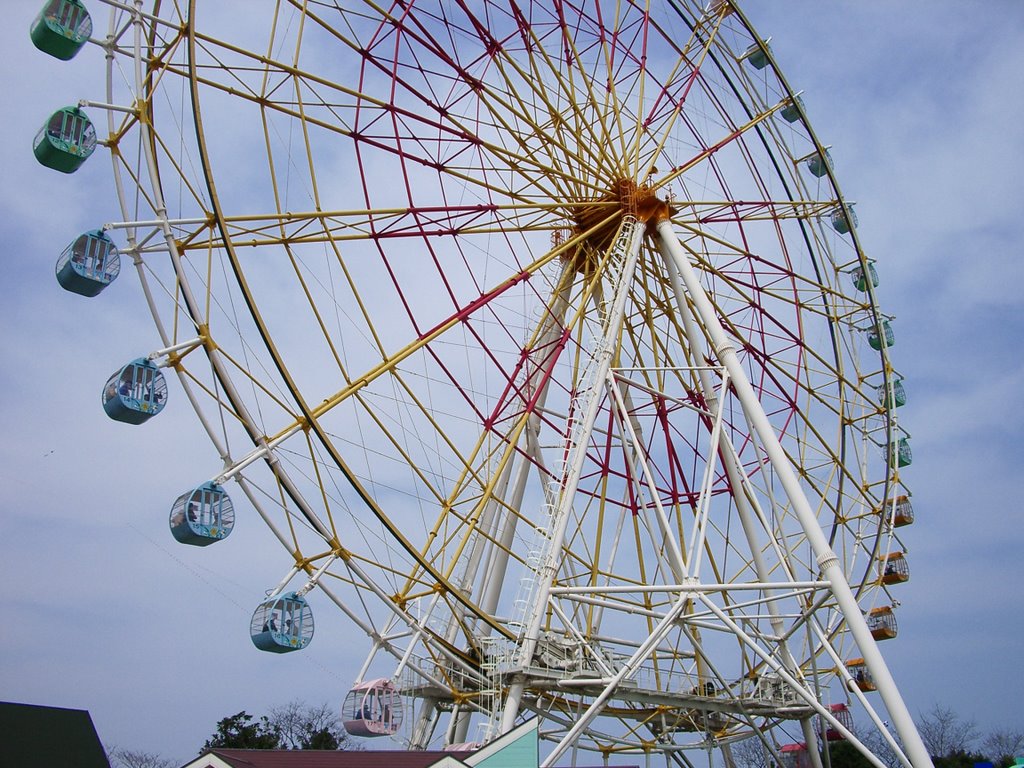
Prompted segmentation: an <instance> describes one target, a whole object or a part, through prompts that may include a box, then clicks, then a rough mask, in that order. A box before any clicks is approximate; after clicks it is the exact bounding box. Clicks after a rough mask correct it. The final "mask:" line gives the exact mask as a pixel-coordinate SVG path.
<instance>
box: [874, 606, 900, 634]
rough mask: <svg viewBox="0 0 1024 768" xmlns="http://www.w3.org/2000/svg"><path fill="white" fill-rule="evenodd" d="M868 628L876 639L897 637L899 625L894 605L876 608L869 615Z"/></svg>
mask: <svg viewBox="0 0 1024 768" xmlns="http://www.w3.org/2000/svg"><path fill="white" fill-rule="evenodd" d="M867 621H868V629H869V630H871V636H872V637H873V638H875V640H892V639H893V638H894V637H896V634H897V632H898V631H899V627H897V625H896V614H894V613H893V612H892V606H889V605H883V606H882V607H881V608H875V609H873V610H872V611H871V612H870V613H868V616H867Z"/></svg>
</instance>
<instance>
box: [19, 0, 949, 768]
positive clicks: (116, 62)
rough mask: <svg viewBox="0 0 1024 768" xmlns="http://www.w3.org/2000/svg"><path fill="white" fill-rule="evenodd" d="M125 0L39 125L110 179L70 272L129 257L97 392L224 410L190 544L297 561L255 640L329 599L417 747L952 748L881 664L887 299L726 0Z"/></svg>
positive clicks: (888, 525) (370, 685)
mask: <svg viewBox="0 0 1024 768" xmlns="http://www.w3.org/2000/svg"><path fill="white" fill-rule="evenodd" d="M104 4H105V5H107V6H109V9H110V15H109V21H108V22H107V26H106V28H105V29H103V30H99V29H98V28H97V29H93V21H92V20H91V17H90V16H89V14H88V13H87V11H86V9H85V7H84V6H83V5H82V3H81V2H80V1H79V0H52V1H51V2H48V3H46V5H45V7H44V9H43V12H42V13H41V14H40V16H39V18H38V19H37V20H36V23H35V24H34V25H33V29H32V35H33V40H34V41H35V42H36V44H37V46H38V47H40V48H42V49H44V50H48V51H49V52H51V53H53V54H54V55H57V56H58V57H59V58H64V59H67V58H71V57H72V56H74V54H75V52H76V51H77V49H78V48H79V47H80V46H81V45H84V44H85V43H86V42H87V41H90V40H91V41H92V42H94V43H97V44H100V45H102V46H103V47H104V48H105V50H106V51H107V53H108V57H107V60H108V73H107V87H106V93H105V94H103V95H102V96H97V97H96V98H93V99H83V101H82V102H81V103H79V104H77V105H75V106H70V107H65V108H62V109H60V110H58V111H57V112H55V113H54V114H53V117H52V118H51V119H50V120H49V121H48V122H47V124H46V125H44V126H43V128H42V129H41V131H40V133H39V136H37V138H36V142H35V145H34V146H35V152H36V156H37V158H38V159H39V160H40V162H42V163H43V164H45V165H49V166H50V167H53V168H56V169H57V170H60V171H63V172H71V171H73V170H74V169H75V168H76V167H78V165H80V164H81V162H84V161H85V160H86V159H87V158H88V156H89V155H90V154H92V152H93V150H94V148H95V146H96V145H104V146H106V147H107V148H108V149H109V150H110V154H111V157H112V160H113V165H114V179H115V183H116V185H117V193H118V198H119V201H120V211H119V213H118V214H117V215H116V217H115V218H116V220H115V221H113V222H112V223H107V224H105V225H103V226H102V227H100V228H99V229H96V230H94V231H90V232H87V233H84V234H82V235H80V236H78V237H77V238H75V239H74V240H73V241H72V242H71V244H70V245H68V247H67V249H66V250H65V252H64V253H63V255H62V256H61V259H60V261H59V262H58V265H57V276H58V280H59V281H60V282H61V284H62V285H63V286H64V287H65V288H68V289H69V290H73V291H76V292H78V293H82V294H83V295H89V296H92V295H96V294H98V293H99V292H100V291H101V290H103V289H104V288H106V286H107V285H108V284H109V283H110V282H111V281H112V280H113V279H114V278H116V277H117V276H118V273H119V272H120V271H127V270H126V269H123V267H124V266H125V265H124V262H126V261H129V260H130V264H131V266H133V267H134V271H135V273H136V274H137V276H138V278H139V280H140V283H141V286H142V289H143V291H144V293H145V296H146V299H147V301H148V302H149V306H150V308H151V309H152V313H153V317H154V320H155V322H156V334H155V336H154V345H153V349H152V350H133V351H131V352H129V353H126V358H130V359H131V362H128V363H126V364H125V365H124V366H123V367H122V368H120V369H119V370H117V371H115V372H114V373H113V374H112V376H111V377H110V380H109V381H108V382H107V383H106V385H105V386H104V389H103V406H104V408H105V409H106V411H107V413H108V415H110V416H111V417H112V418H114V419H118V420H120V421H125V422H129V423H134V424H141V423H143V422H145V421H146V420H148V419H149V418H152V417H154V416H157V415H158V414H161V412H163V411H164V410H165V409H166V410H167V411H168V412H170V411H177V416H170V415H169V413H167V414H163V415H161V416H160V418H175V417H177V418H180V417H182V416H181V409H182V407H183V403H184V401H188V402H189V404H190V405H191V406H192V408H194V410H195V412H196V413H197V414H198V416H199V419H200V421H201V423H202V425H203V427H204V428H205V429H206V431H207V433H208V434H209V436H210V439H211V441H212V444H213V446H214V448H215V450H216V452H217V454H218V456H219V459H220V463H214V462H211V467H210V473H209V476H208V477H202V478H188V479H183V493H182V494H181V496H179V497H178V498H177V499H176V500H174V501H173V503H172V504H171V510H170V528H171V532H172V534H173V535H174V537H175V538H176V539H177V540H178V541H180V542H182V543H184V544H191V545H199V546H206V545H212V544H218V545H219V546H230V543H227V542H226V543H221V542H223V541H224V540H225V539H227V537H228V535H229V534H230V532H231V530H232V528H233V526H234V525H235V524H236V522H238V523H239V524H241V523H242V522H244V523H245V524H252V523H253V521H254V520H255V519H256V518H257V517H258V518H260V519H262V521H263V522H264V523H265V524H266V526H268V528H269V530H270V531H271V532H272V533H273V535H274V536H275V537H276V539H277V540H278V541H279V542H280V544H281V545H282V546H283V551H282V556H281V559H280V568H279V569H278V570H277V571H274V572H270V571H268V573H267V584H265V585H261V586H264V587H266V586H270V587H272V588H271V589H269V590H268V592H267V596H266V598H265V599H263V600H262V601H260V600H257V601H255V602H257V603H258V606H257V607H256V611H255V613H254V615H253V619H252V626H251V634H252V638H253V642H254V643H255V644H256V646H257V647H258V648H260V649H262V650H266V651H271V652H276V653H286V652H292V651H301V650H302V648H304V647H305V646H306V645H308V644H309V643H310V642H311V641H312V640H313V635H314V632H313V630H314V624H313V621H314V617H315V614H316V613H317V612H320V611H330V610H340V611H342V612H343V613H344V615H345V616H346V617H347V618H348V619H349V620H350V621H351V622H352V624H353V625H354V626H355V627H356V628H358V630H360V631H361V632H363V633H365V635H366V638H367V641H368V650H367V655H366V658H365V662H364V663H363V665H362V667H361V669H360V672H359V676H358V679H356V680H354V681H353V687H352V690H351V692H350V693H349V695H348V696H347V697H346V698H345V700H344V703H343V705H342V719H343V721H344V722H345V725H346V727H347V728H348V729H349V730H350V731H351V732H353V733H355V734H357V735H361V736H367V737H370V736H392V737H395V738H397V739H399V740H400V741H401V742H402V743H403V744H404V745H406V746H408V747H409V748H414V749H423V748H428V747H437V746H444V747H459V746H463V747H465V746H466V745H468V744H474V743H476V744H481V743H485V742H487V741H489V740H491V739H493V738H495V737H496V736H497V735H499V734H501V733H503V732H506V731H508V730H509V729H510V728H512V727H513V726H514V725H516V724H517V723H518V722H520V721H522V720H523V719H524V718H527V717H531V716H536V717H538V718H539V722H540V727H539V732H540V735H541V737H542V738H543V739H544V740H546V741H547V742H549V747H548V750H547V752H546V753H545V754H546V757H545V765H553V764H558V763H560V764H564V763H565V762H567V761H568V760H570V757H571V756H572V755H575V754H577V753H579V754H581V755H586V754H587V753H588V751H590V756H589V758H585V757H581V758H580V759H581V760H583V761H584V762H586V760H587V759H590V760H591V762H592V760H593V752H598V753H600V754H603V755H604V756H609V755H616V754H620V753H621V754H626V753H647V754H648V755H650V754H663V755H664V756H665V757H666V759H667V760H668V761H669V762H670V763H672V764H680V765H692V764H694V763H695V761H698V760H700V761H703V760H705V759H706V758H705V757H703V756H704V755H705V754H706V753H712V752H715V751H721V753H722V755H723V759H724V760H726V761H727V763H731V762H732V759H733V758H732V750H733V748H734V746H735V745H736V744H737V743H738V742H741V741H744V740H748V739H754V740H756V741H757V742H759V743H760V745H761V748H762V749H763V750H764V751H765V752H766V753H767V754H770V755H771V756H772V759H774V760H775V761H777V762H778V763H786V764H794V765H799V764H803V763H801V762H800V761H801V760H803V761H806V763H805V764H807V765H821V757H820V754H819V751H820V750H821V749H823V748H825V747H826V746H827V745H828V744H829V742H830V741H833V740H836V739H842V740H846V741H848V742H850V743H852V744H854V746H856V747H858V748H859V749H861V750H862V751H864V752H865V753H866V754H868V755H871V750H870V749H869V748H868V746H866V745H865V742H869V740H868V739H866V738H864V734H865V733H866V732H867V731H870V730H871V729H877V731H878V735H879V738H880V739H881V742H882V743H886V742H887V743H888V744H889V746H890V747H891V748H892V749H894V750H895V751H896V753H897V754H898V755H899V756H900V758H901V759H902V760H903V761H904V763H905V764H907V765H915V766H924V765H928V764H929V759H928V756H927V753H926V751H925V750H924V748H923V746H922V745H921V742H920V739H919V737H918V736H917V733H916V731H915V729H914V726H913V723H912V721H911V720H910V717H909V714H908V713H907V710H906V707H905V706H904V704H903V702H902V700H901V698H900V695H899V693H898V691H897V689H896V686H895V683H894V682H893V679H892V677H891V675H890V674H889V672H888V670H887V668H886V666H885V663H884V661H883V660H882V656H881V655H880V653H879V651H878V648H877V645H876V642H877V641H878V640H882V639H886V638H889V637H893V636H895V633H896V625H895V614H894V610H893V609H894V607H896V605H897V600H896V599H895V595H894V592H895V590H896V589H897V588H898V587H897V586H896V585H898V584H899V583H900V582H902V581H904V580H905V579H906V577H907V575H908V570H907V566H906V558H905V547H904V545H903V543H902V541H901V531H900V530H899V529H900V528H901V527H902V526H903V525H905V524H907V523H909V522H911V520H912V508H911V506H910V501H909V493H908V491H907V489H906V487H905V485H904V481H903V478H902V476H901V470H902V468H903V467H905V466H906V465H907V464H909V462H910V458H911V457H910V453H909V442H908V436H907V433H906V432H905V431H904V430H903V429H902V428H901V427H900V425H899V423H898V412H897V408H898V406H899V405H902V404H903V402H905V396H906V395H905V391H904V388H903V385H902V382H901V380H900V377H899V375H898V373H897V372H896V370H895V368H894V367H893V364H892V362H891V360H890V354H889V347H890V346H891V345H892V343H893V342H894V339H895V337H894V331H893V327H892V325H891V323H890V320H891V318H890V317H888V316H887V315H885V314H884V313H883V311H882V310H881V308H880V306H879V304H878V301H877V295H876V288H877V287H878V284H879V279H878V277H879V273H878V271H877V270H876V269H875V266H874V264H873V262H872V260H871V259H870V258H869V257H868V255H867V254H865V253H864V251H863V249H862V248H861V246H860V243H859V241H858V238H857V234H856V224H857V220H856V216H855V213H854V210H853V205H852V203H851V202H849V201H848V200H846V199H845V198H844V197H843V196H842V194H841V193H840V190H839V186H838V183H837V181H836V176H835V174H834V171H833V167H832V161H831V157H830V155H829V152H828V148H827V147H826V146H825V145H823V144H822V143H821V142H820V141H819V140H818V138H817V137H816V136H815V134H814V132H813V130H812V129H811V126H810V124H809V122H808V119H807V114H806V110H805V106H804V103H803V100H802V99H801V98H800V96H799V95H798V93H797V92H795V91H794V90H793V89H792V88H791V86H790V85H789V84H788V83H787V81H786V79H785V78H784V76H783V75H782V73H781V72H780V70H779V69H778V67H777V65H776V63H775V60H774V58H773V56H772V52H771V48H770V47H769V45H768V42H767V41H766V40H765V39H763V38H762V37H760V36H759V35H758V34H757V33H756V32H755V31H754V30H753V28H752V27H751V25H750V23H749V22H748V20H747V19H746V18H745V16H744V15H743V13H742V11H741V10H740V9H739V8H737V7H736V5H735V4H733V3H730V2H723V1H721V0H719V2H715V3H712V4H711V5H710V6H709V7H705V6H702V5H699V4H697V3H693V2H688V1H686V0H672V1H671V2H666V3H663V4H657V5H656V6H653V7H649V6H647V5H644V4H633V3H604V2H589V3H575V4H568V3H564V2H553V3H544V2H537V3H530V2H526V3H516V2H497V1H494V0H478V1H477V2H473V3H464V2H451V1H450V0H425V1H422V2H421V1H420V0H413V1H411V2H400V3H394V4H383V5H382V4H376V3H369V2H362V1H361V0H345V1H344V2H326V1H324V2H306V3H266V4H265V5H261V6H259V7H255V8H254V7H253V5H252V4H251V3H247V4H240V3H238V4H236V3H216V4H213V3H200V2H197V1H196V0H192V2H190V3H174V4H172V3H159V2H157V3H155V4H153V6H152V7H149V8H146V7H144V4H143V3H141V2H137V3H121V2H113V1H112V0H106V2H105V3H104ZM99 5H100V3H97V6H99ZM97 26H98V25H97ZM90 115H91V116H92V117H90ZM97 116H102V117H97ZM93 120H95V122H93ZM118 242H121V243H123V245H121V246H118V245H116V243H118ZM122 279H123V278H122ZM139 355H142V356H141V357H140V356H139ZM142 428H143V429H144V427H142ZM317 641H318V642H326V643H332V642H333V643H337V644H338V646H339V653H345V652H347V651H348V648H347V647H345V646H346V644H345V643H343V642H342V641H341V640H340V639H338V638H330V637H325V638H318V640H317ZM852 713H857V718H858V722H857V727H856V729H854V727H853V725H852ZM883 721H891V722H892V723H893V725H894V727H895V729H896V731H897V736H898V738H899V741H900V744H897V742H896V741H895V740H894V739H893V737H892V736H890V735H889V732H888V730H887V729H886V728H885V727H884V725H883ZM869 743H873V742H869ZM869 759H872V760H874V761H875V762H876V764H880V763H878V762H877V758H876V757H874V756H871V757H870V758H869ZM794 761H795V762H794Z"/></svg>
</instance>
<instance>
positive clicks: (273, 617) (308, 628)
mask: <svg viewBox="0 0 1024 768" xmlns="http://www.w3.org/2000/svg"><path fill="white" fill-rule="evenodd" d="M249 634H250V635H251V636H252V644H253V645H255V646H256V647H257V648H259V649H260V650H261V651H269V652H270V653H288V652H290V651H301V650H302V649H303V648H305V647H306V646H307V645H309V641H310V640H312V639H313V610H312V609H311V608H310V607H309V603H307V602H306V600H305V598H302V597H300V596H299V595H297V594H295V593H294V592H285V593H284V594H282V595H278V596H277V597H272V598H270V599H269V600H267V601H266V602H264V603H261V604H260V606H259V607H258V608H257V609H256V612H255V613H253V615H252V623H251V624H250V625H249Z"/></svg>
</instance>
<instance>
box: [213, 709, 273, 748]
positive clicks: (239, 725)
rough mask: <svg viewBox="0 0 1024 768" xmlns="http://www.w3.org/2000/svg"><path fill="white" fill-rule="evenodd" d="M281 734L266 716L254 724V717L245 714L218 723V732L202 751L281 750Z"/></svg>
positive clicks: (232, 716) (243, 712)
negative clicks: (223, 749) (221, 749)
mask: <svg viewBox="0 0 1024 768" xmlns="http://www.w3.org/2000/svg"><path fill="white" fill-rule="evenodd" d="M280 746H281V732H280V731H279V730H278V729H277V728H276V727H275V726H274V725H273V724H272V723H271V722H270V721H269V720H268V719H267V718H266V717H265V716H264V717H261V718H260V719H259V720H258V721H256V722H253V716H252V715H250V714H248V713H247V712H245V710H243V711H241V712H239V713H238V714H237V715H231V717H225V718H224V719H223V720H221V721H219V722H218V723H217V731H216V733H214V734H213V736H211V737H210V738H209V739H207V740H206V743H205V744H203V748H202V749H201V750H200V754H202V753H203V752H205V751H206V750H208V749H217V748H218V747H220V748H225V749H279V748H280Z"/></svg>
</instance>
